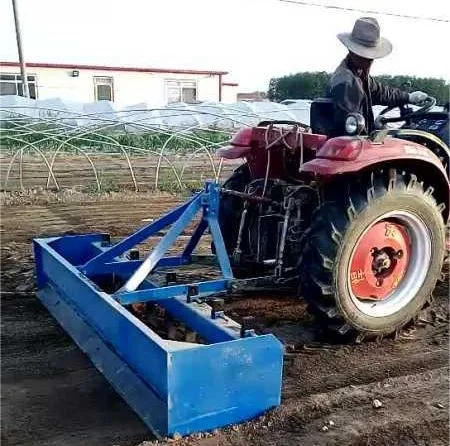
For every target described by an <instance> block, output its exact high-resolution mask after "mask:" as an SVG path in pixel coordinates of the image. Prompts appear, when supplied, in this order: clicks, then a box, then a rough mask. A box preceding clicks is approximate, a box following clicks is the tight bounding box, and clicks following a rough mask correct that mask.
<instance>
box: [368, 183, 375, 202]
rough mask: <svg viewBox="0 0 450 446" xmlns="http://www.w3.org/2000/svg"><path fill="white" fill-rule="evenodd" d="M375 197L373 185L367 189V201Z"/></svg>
mask: <svg viewBox="0 0 450 446" xmlns="http://www.w3.org/2000/svg"><path fill="white" fill-rule="evenodd" d="M374 198H375V188H374V187H373V186H372V187H370V188H369V189H367V201H368V202H369V203H370V202H371V201H372V200H373V199H374Z"/></svg>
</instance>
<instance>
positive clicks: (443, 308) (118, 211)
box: [1, 193, 449, 446]
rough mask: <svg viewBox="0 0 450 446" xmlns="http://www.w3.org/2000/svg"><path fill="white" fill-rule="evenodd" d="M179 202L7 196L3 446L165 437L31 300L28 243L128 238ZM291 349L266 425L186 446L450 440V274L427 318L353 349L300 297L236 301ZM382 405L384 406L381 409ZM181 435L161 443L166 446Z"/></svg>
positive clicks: (147, 441) (238, 311) (233, 305)
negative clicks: (77, 235) (54, 238)
mask: <svg viewBox="0 0 450 446" xmlns="http://www.w3.org/2000/svg"><path fill="white" fill-rule="evenodd" d="M181 201H182V198H180V197H173V196H170V195H167V194H166V195H161V194H159V195H150V194H126V195H124V194H120V193H119V194H113V195H109V196H105V197H102V199H101V200H96V199H93V198H89V197H81V196H78V195H75V196H73V197H66V198H64V199H63V200H61V199H60V198H57V197H56V198H55V197H50V198H49V197H47V198H45V199H44V198H43V197H39V198H36V197H31V198H30V197H28V198H27V197H16V198H13V199H11V197H9V198H8V199H6V200H5V199H4V203H5V202H7V203H8V204H7V205H4V206H3V209H2V229H1V231H2V232H1V235H2V246H1V261H2V264H1V266H2V276H1V285H2V300H1V310H2V332H1V340H2V351H1V355H2V362H1V366H2V377H1V378H2V422H3V426H2V427H3V429H2V437H1V440H2V444H3V445H40V446H41V445H69V446H72V445H73V446H75V445H77V446H78V445H89V446H97V445H98V446H112V445H117V446H118V445H121V446H125V445H130V446H131V445H134V446H136V445H140V446H149V445H151V444H156V440H154V439H153V437H152V435H151V434H150V433H149V431H148V430H147V428H146V427H145V426H144V425H143V423H142V422H141V421H140V420H139V419H138V417H137V416H136V415H135V414H134V412H133V411H132V410H131V409H130V408H129V407H128V406H127V405H126V403H125V402H124V401H123V400H122V399H121V398H120V397H119V396H118V395H117V394H116V393H115V391H114V390H113V389H112V387H111V386H110V385H109V384H108V382H107V381H106V380H105V379H104V378H103V376H102V375H101V374H100V373H99V372H97V370H96V369H95V368H94V367H93V366H92V364H91V363H90V361H89V359H88V358H87V357H86V356H85V355H84V354H83V353H81V351H80V350H79V349H78V348H77V347H76V346H75V344H74V343H73V342H72V341H71V339H70V338H69V337H68V336H67V335H66V334H65V333H64V331H63V330H62V329H61V328H60V327H59V326H58V324H57V323H56V322H55V321H54V319H53V318H52V317H51V316H50V315H49V313H48V312H47V311H46V309H45V308H44V307H43V306H42V305H41V304H40V303H39V301H38V300H37V298H36V297H35V295H34V291H35V289H34V271H33V258H32V254H31V239H32V238H33V237H35V236H37V235H43V234H45V235H50V234H60V233H63V232H66V231H74V232H94V231H102V232H104V231H106V232H111V234H112V235H113V236H118V237H119V236H124V235H127V234H128V233H130V232H131V231H133V230H134V229H136V228H137V227H139V226H140V225H142V224H143V220H148V219H150V218H155V217H157V216H158V215H160V214H161V213H164V212H166V211H167V210H168V209H170V208H171V207H172V206H173V205H175V204H177V203H179V202H181ZM226 310H227V314H229V315H231V316H232V317H235V318H236V319H239V318H240V317H241V316H243V315H247V314H251V315H254V316H255V317H256V321H257V327H258V330H259V331H262V332H267V331H269V332H272V333H274V334H275V335H276V336H278V337H279V338H280V339H281V340H282V341H283V342H284V343H285V344H286V346H287V348H286V351H287V353H286V354H285V366H284V380H283V394H282V405H281V406H280V407H279V408H277V409H276V410H274V411H271V412H270V413H268V414H266V415H265V416H264V417H261V418H259V419H257V420H254V421H251V422H248V423H244V424H242V425H239V426H232V427H229V428H226V429H222V430H218V431H216V432H214V433H210V434H202V435H200V434H199V435H195V436H192V437H188V438H184V439H181V440H178V441H177V443H179V444H183V445H196V446H222V445H223V446H228V445H237V446H244V445H265V446H266V445H322V444H327V445H328V444H330V445H355V446H356V445H424V446H425V445H427V446H428V445H442V446H444V445H448V444H449V394H448V389H449V374H448V365H449V364H448V353H449V352H448V346H449V344H448V342H449V332H448V318H449V311H448V279H446V281H445V282H443V283H441V284H440V285H439V286H438V288H437V289H436V291H435V300H434V303H433V307H432V311H431V312H430V313H429V314H428V315H427V318H428V319H427V320H426V321H421V322H419V324H417V325H416V326H415V327H414V328H410V329H407V330H405V331H404V332H403V333H402V334H401V336H400V338H399V339H397V340H394V339H384V340H382V341H381V342H367V343H364V344H361V345H344V344H339V343H336V341H335V340H333V339H329V338H326V337H324V335H323V333H322V332H320V331H319V330H318V329H317V325H316V324H314V321H313V320H312V318H311V317H310V316H309V315H308V313H307V312H306V310H305V306H304V304H303V302H302V301H301V300H299V299H298V298H297V297H295V296H276V295H274V294H271V295H266V296H257V295H251V296H248V297H239V298H237V297H235V298H233V299H231V301H230V302H228V303H227V307H226ZM375 400H378V401H379V402H380V403H381V407H378V408H375V407H374V405H377V403H376V402H375ZM169 442H170V443H172V442H173V440H167V441H158V444H166V443H169Z"/></svg>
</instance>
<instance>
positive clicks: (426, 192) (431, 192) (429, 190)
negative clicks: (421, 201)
mask: <svg viewBox="0 0 450 446" xmlns="http://www.w3.org/2000/svg"><path fill="white" fill-rule="evenodd" d="M433 192H434V187H433V186H428V188H427V190H426V191H425V195H429V196H431V195H433Z"/></svg>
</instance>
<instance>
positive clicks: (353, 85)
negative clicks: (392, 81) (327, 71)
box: [328, 57, 409, 136]
mask: <svg viewBox="0 0 450 446" xmlns="http://www.w3.org/2000/svg"><path fill="white" fill-rule="evenodd" d="M328 95H329V97H331V98H332V100H333V112H334V125H335V128H334V131H333V133H334V134H335V135H334V136H336V135H345V120H346V117H347V115H348V113H351V112H358V113H361V114H362V115H363V116H364V118H365V120H366V128H367V133H370V132H371V131H372V130H373V128H374V116H373V111H372V105H386V106H397V105H403V104H407V103H408V100H409V95H408V93H407V92H405V91H402V90H399V89H398V88H393V87H389V86H387V85H382V84H380V83H378V82H377V81H376V80H375V79H373V78H372V77H371V76H370V75H368V74H367V75H365V74H364V73H363V72H362V70H358V69H357V68H356V67H353V66H352V63H351V61H350V60H349V58H348V57H347V58H345V59H344V60H343V61H342V62H341V64H340V65H339V66H338V67H337V69H336V71H335V72H334V73H333V75H332V76H331V79H330V83H329V90H328Z"/></svg>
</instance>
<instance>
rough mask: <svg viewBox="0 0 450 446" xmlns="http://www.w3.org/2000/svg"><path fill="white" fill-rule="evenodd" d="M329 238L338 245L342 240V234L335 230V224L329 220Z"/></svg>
mask: <svg viewBox="0 0 450 446" xmlns="http://www.w3.org/2000/svg"><path fill="white" fill-rule="evenodd" d="M331 230H332V232H331V239H332V240H333V242H334V243H336V245H340V243H341V241H342V234H341V233H340V232H339V231H338V230H337V228H336V226H334V224H333V222H331Z"/></svg>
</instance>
